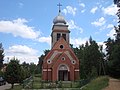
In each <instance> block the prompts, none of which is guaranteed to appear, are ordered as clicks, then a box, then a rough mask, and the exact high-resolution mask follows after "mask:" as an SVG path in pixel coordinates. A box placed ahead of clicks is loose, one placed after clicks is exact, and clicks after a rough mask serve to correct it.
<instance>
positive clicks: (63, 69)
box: [58, 64, 69, 81]
mask: <svg viewBox="0 0 120 90" xmlns="http://www.w3.org/2000/svg"><path fill="white" fill-rule="evenodd" d="M58 80H59V81H68V80H69V68H68V66H67V65H63V64H62V65H60V66H59V68H58Z"/></svg>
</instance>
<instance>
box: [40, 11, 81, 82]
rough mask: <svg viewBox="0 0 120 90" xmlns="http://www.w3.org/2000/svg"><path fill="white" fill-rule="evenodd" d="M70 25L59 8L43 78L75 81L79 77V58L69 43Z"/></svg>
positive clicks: (44, 64) (45, 61) (44, 63)
mask: <svg viewBox="0 0 120 90" xmlns="http://www.w3.org/2000/svg"><path fill="white" fill-rule="evenodd" d="M69 34H70V31H69V30H68V25H66V21H65V19H64V17H63V16H62V15H61V11H60V9H59V13H58V15H57V16H56V17H55V18H54V20H53V27H52V33H51V38H52V40H51V44H52V45H51V46H52V48H51V50H50V52H49V53H48V54H47V55H46V57H45V58H44V60H43V66H42V80H45V81H48V80H49V81H59V80H61V81H74V80H78V79H79V60H78V58H77V57H76V55H75V54H74V52H73V50H72V49H71V47H70V44H69Z"/></svg>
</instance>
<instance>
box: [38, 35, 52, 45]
mask: <svg viewBox="0 0 120 90" xmlns="http://www.w3.org/2000/svg"><path fill="white" fill-rule="evenodd" d="M38 41H39V42H42V43H44V42H45V43H48V44H49V45H50V44H51V37H50V36H49V37H40V38H38Z"/></svg>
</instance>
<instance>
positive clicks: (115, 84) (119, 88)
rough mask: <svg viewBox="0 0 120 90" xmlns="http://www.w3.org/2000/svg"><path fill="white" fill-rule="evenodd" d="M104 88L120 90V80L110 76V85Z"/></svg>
mask: <svg viewBox="0 0 120 90" xmlns="http://www.w3.org/2000/svg"><path fill="white" fill-rule="evenodd" d="M103 90H120V80H118V79H113V78H109V85H108V87H106V88H105V89H103Z"/></svg>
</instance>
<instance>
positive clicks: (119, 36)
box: [106, 0, 120, 78]
mask: <svg viewBox="0 0 120 90" xmlns="http://www.w3.org/2000/svg"><path fill="white" fill-rule="evenodd" d="M119 2H120V0H114V3H115V4H117V7H119V9H118V12H117V14H116V15H117V16H118V26H115V28H114V29H115V32H116V34H115V40H112V39H110V38H108V40H107V41H106V46H107V47H106V51H107V54H106V57H107V60H108V62H107V63H108V74H109V75H110V76H112V77H116V78H120V3H119Z"/></svg>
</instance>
